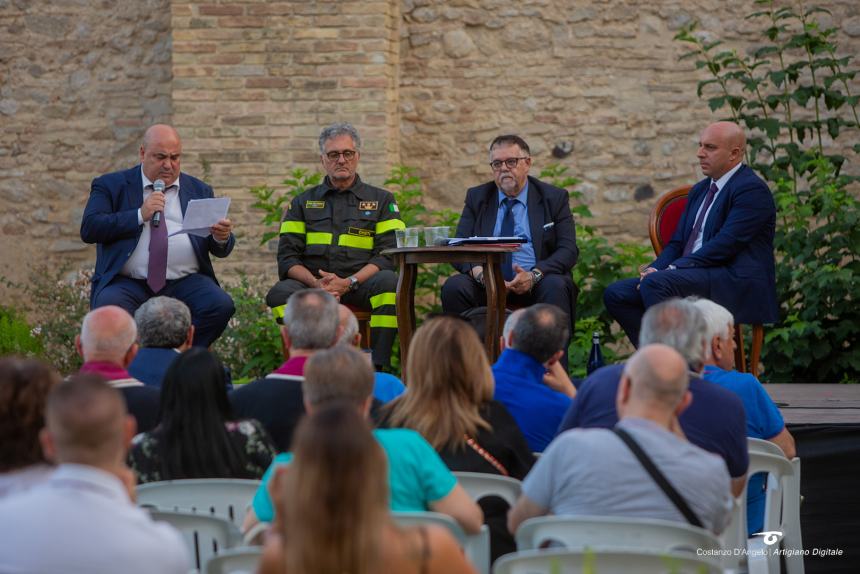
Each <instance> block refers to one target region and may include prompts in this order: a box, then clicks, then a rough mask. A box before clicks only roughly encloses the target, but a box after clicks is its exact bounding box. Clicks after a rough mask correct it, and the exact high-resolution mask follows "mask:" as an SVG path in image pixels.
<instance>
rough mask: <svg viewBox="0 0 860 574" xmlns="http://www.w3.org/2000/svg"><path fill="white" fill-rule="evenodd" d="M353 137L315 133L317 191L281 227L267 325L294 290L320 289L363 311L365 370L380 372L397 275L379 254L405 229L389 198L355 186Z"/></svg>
mask: <svg viewBox="0 0 860 574" xmlns="http://www.w3.org/2000/svg"><path fill="white" fill-rule="evenodd" d="M360 148H361V137H359V135H358V131H357V130H356V129H355V128H354V127H353V126H352V125H350V124H348V123H337V124H333V125H331V126H328V127H327V128H325V129H323V131H322V133H321V134H320V137H319V149H320V162H321V163H322V167H323V169H324V170H325V172H326V177H325V179H324V180H323V182H322V183H321V184H320V185H317V186H315V187H312V188H311V189H309V190H307V191H305V192H304V193H302V194H301V195H299V196H297V197H295V198H293V200H292V201H291V202H290V205H289V207H288V208H287V211H286V212H285V213H284V220H283V222H282V223H281V229H280V241H279V243H278V279H279V281H278V282H277V283H276V284H275V285H274V286H273V287H272V288H271V289H270V290H269V293H268V294H267V295H266V304H268V305H269V307H271V308H272V313H273V314H274V316H275V319H276V320H278V321H279V322H280V321H281V320H282V319H283V316H284V312H285V305H286V302H287V299H289V297H290V296H291V295H292V294H293V293H295V292H297V291H300V290H302V289H307V288H311V287H313V288H318V289H324V290H325V291H327V292H328V293H330V294H331V295H332V296H334V297H335V298H336V299H337V300H338V301H341V302H343V303H345V304H347V305H352V306H355V307H359V308H362V309H368V310H370V312H371V319H370V327H371V341H368V343H369V344H370V346H371V348H372V349H373V364H374V366H375V367H376V369H377V370H380V369H382V368H387V367H388V366H389V363H390V359H391V345H392V344H393V343H394V336H395V334H396V330H397V316H396V314H395V310H394V298H395V289H396V286H397V276H396V275H395V273H394V263H393V262H392V260H391V258H390V257H389V256H386V255H382V251H384V250H386V249H390V248H392V247H394V246H395V245H396V241H395V238H394V230H396V229H403V228H404V227H405V225H404V223H403V221H401V220H400V210H399V209H398V207H397V203H396V202H395V200H394V196H393V195H392V194H391V193H389V192H387V191H385V190H384V189H380V188H378V187H374V186H372V185H368V184H367V183H364V182H363V181H361V178H360V177H359V176H358V173H356V169H357V168H358V161H359V159H360V158H361V151H360Z"/></svg>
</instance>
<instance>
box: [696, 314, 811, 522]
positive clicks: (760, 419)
mask: <svg viewBox="0 0 860 574" xmlns="http://www.w3.org/2000/svg"><path fill="white" fill-rule="evenodd" d="M694 303H695V305H696V307H698V308H699V310H700V311H701V312H702V315H703V316H704V317H705V323H706V324H707V329H706V330H705V340H706V341H707V342H708V349H707V352H706V355H705V371H704V373H703V377H702V378H704V379H705V380H706V381H708V382H710V383H714V384H715V385H719V386H721V387H723V388H725V389H728V390H730V391H732V392H733V393H735V394H736V395H738V396H739V397H740V398H741V401H743V403H744V411H745V412H746V416H747V436H748V437H751V438H759V439H764V440H769V441H770V442H772V443H774V444H776V445H777V446H779V448H781V449H782V451H783V452H784V453H785V456H786V457H788V458H789V459H791V458H794V456H795V454H796V450H795V447H794V437H792V436H791V433H789V432H788V429H787V428H785V421H783V419H782V414H780V412H779V408H778V407H777V406H776V404H775V403H774V402H773V399H771V398H770V395H768V394H767V391H765V390H764V387H763V386H762V385H761V383H759V381H758V379H756V378H755V377H754V376H753V375H751V374H749V373H739V372H738V371H736V370H735V339H734V329H735V325H734V318H733V317H732V314H731V313H729V310H728V309H726V308H725V307H723V306H722V305H720V304H718V303H714V302H713V301H710V300H708V299H697V300H694ZM766 477H767V475H766V474H764V473H757V474H754V475H753V476H751V477H749V485H748V486H747V527H748V530H749V534H750V536H752V535H753V534H754V533H756V532H761V529H762V528H763V527H764V502H765V487H766V480H765V479H766Z"/></svg>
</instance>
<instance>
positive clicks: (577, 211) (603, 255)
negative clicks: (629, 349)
mask: <svg viewBox="0 0 860 574" xmlns="http://www.w3.org/2000/svg"><path fill="white" fill-rule="evenodd" d="M539 177H540V179H542V180H546V181H548V182H549V183H552V184H553V185H555V186H556V187H561V188H563V189H571V188H574V187H575V186H576V185H578V184H579V180H578V179H576V178H574V177H571V176H568V175H567V168H566V167H563V166H560V165H549V166H547V167H546V168H544V169H543V170H542V171H541V172H540V176H539ZM568 193H569V195H570V198H571V199H572V200H573V203H574V205H573V207H572V208H571V212H572V213H573V217H574V220H575V222H576V245H577V247H579V259H578V260H577V263H576V266H575V267H574V268H573V272H572V276H573V282H574V283H575V284H576V286H577V287H578V288H579V298H578V300H577V305H576V315H577V317H576V326H575V328H574V334H573V341H572V343H571V345H570V347H569V349H568V366H569V368H570V371H571V374H572V375H573V376H575V377H584V376H585V364H586V361H587V360H588V352H589V350H590V349H591V335H592V333H593V332H594V331H598V332H600V336H601V339H600V340H601V347H602V348H603V356H604V360H605V361H606V362H607V364H608V363H612V362H615V361H617V360H619V358H620V357H619V355H617V354H616V352H615V345H614V344H615V343H618V342H619V341H621V340H622V339H623V338H624V333H623V332H621V331H614V332H613V331H612V329H611V326H612V324H613V321H612V318H611V317H610V316H609V313H608V312H607V311H606V308H605V307H604V306H603V291H604V290H605V289H606V287H607V286H609V285H610V284H611V283H613V282H615V281H618V280H619V279H624V278H626V277H634V276H635V275H636V273H637V272H638V269H639V266H640V265H642V264H644V263H647V262H649V261H650V260H651V257H649V252H650V250H651V248H650V246H646V245H644V244H636V243H627V242H618V243H616V244H615V245H614V246H613V245H610V243H609V241H607V240H606V238H605V237H603V236H602V235H600V234H599V232H598V231H597V229H595V228H594V227H593V226H591V225H589V224H588V220H590V219H591V218H593V215H592V213H591V210H590V209H589V208H588V205H586V204H585V203H583V198H582V192H580V191H576V190H575V189H574V190H573V191H569V192H568Z"/></svg>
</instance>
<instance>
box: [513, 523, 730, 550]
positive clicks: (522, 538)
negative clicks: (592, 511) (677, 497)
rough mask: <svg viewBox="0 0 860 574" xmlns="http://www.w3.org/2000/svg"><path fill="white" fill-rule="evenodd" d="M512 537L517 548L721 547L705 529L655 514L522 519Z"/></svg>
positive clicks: (632, 548)
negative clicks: (557, 545)
mask: <svg viewBox="0 0 860 574" xmlns="http://www.w3.org/2000/svg"><path fill="white" fill-rule="evenodd" d="M516 538H517V548H518V549H519V550H530V549H537V548H541V547H542V546H543V545H544V544H545V543H547V542H556V543H560V544H561V545H562V546H564V547H566V548H567V549H569V550H584V549H585V548H587V547H592V548H596V547H601V548H619V549H627V550H650V551H657V552H668V553H672V552H674V553H685V554H692V555H694V556H695V555H696V552H697V550H698V549H702V550H715V551H716V550H719V549H721V548H722V544H721V543H720V541H719V539H717V537H716V536H714V535H713V534H711V533H710V532H708V531H707V530H704V529H702V528H698V527H696V526H691V525H689V524H685V523H683V522H672V521H669V520H658V519H656V518H626V517H609V516H542V517H538V518H531V519H529V520H526V521H525V522H523V523H522V524H521V525H520V527H519V529H518V530H517V535H516Z"/></svg>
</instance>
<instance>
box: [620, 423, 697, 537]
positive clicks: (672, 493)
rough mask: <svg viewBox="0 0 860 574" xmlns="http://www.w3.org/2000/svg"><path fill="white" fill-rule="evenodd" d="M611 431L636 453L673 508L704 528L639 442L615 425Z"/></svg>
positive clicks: (688, 520)
mask: <svg viewBox="0 0 860 574" xmlns="http://www.w3.org/2000/svg"><path fill="white" fill-rule="evenodd" d="M612 432H614V433H615V434H617V435H618V438H620V439H621V440H622V441H624V444H626V445H627V446H628V448H630V450H631V451H632V452H633V454H634V455H636V458H638V459H639V462H640V463H642V466H643V467H645V470H647V471H648V474H650V475H651V478H653V479H654V482H656V483H657V486H659V487H660V488H661V489H662V490H663V492H665V493H666V496H668V497H669V500H671V501H672V504H674V505H675V508H677V509H678V511H679V512H680V513H681V514H683V515H684V518H686V519H687V522H689V523H690V524H692V525H693V526H698V527H699V528H704V526H703V525H702V521H701V520H699V517H698V516H696V513H695V512H693V509H692V508H690V505H688V504H687V501H686V500H684V498H683V497H682V496H681V495H680V494H679V493H678V491H677V490H675V487H674V486H672V484H671V483H670V482H669V481H668V480H666V477H665V476H663V473H662V472H660V469H658V468H657V465H655V464H654V461H652V460H651V458H650V457H649V456H648V455H647V454H645V451H644V450H642V447H641V446H639V443H637V442H636V441H635V440H633V437H632V436H630V434H629V433H628V432H627V431H625V430H624V429H620V428H618V427H615V428H614V429H612Z"/></svg>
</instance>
